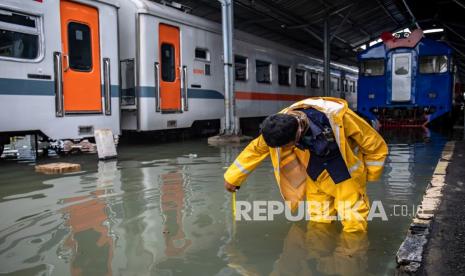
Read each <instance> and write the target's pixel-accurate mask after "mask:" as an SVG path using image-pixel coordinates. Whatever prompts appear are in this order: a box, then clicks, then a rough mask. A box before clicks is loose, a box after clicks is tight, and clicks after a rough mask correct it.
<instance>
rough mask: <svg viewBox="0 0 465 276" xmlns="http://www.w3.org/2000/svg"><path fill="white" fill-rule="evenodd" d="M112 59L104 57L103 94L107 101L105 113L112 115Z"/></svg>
mask: <svg viewBox="0 0 465 276" xmlns="http://www.w3.org/2000/svg"><path fill="white" fill-rule="evenodd" d="M110 76H111V75H110V59H109V58H103V96H104V102H105V115H106V116H110V115H111V77H110Z"/></svg>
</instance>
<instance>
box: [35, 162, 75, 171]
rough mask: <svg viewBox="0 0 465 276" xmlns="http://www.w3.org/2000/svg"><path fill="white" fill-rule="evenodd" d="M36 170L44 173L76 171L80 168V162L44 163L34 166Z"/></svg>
mask: <svg viewBox="0 0 465 276" xmlns="http://www.w3.org/2000/svg"><path fill="white" fill-rule="evenodd" d="M35 169H36V172H41V173H45V174H59V173H67V172H78V171H80V170H81V165H80V164H73V163H63V162H60V163H50V164H44V165H37V166H35Z"/></svg>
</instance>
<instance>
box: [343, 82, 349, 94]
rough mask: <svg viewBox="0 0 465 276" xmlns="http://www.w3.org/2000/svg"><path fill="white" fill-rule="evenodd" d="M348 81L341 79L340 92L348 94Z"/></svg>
mask: <svg viewBox="0 0 465 276" xmlns="http://www.w3.org/2000/svg"><path fill="white" fill-rule="evenodd" d="M349 89H350V88H349V80H347V79H343V80H342V92H350V91H349Z"/></svg>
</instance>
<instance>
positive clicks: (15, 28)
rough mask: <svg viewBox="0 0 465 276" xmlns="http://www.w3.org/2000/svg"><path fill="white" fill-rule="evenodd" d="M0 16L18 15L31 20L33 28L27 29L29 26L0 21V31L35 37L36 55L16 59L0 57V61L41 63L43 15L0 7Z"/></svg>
mask: <svg viewBox="0 0 465 276" xmlns="http://www.w3.org/2000/svg"><path fill="white" fill-rule="evenodd" d="M0 14H3V15H10V14H18V15H20V16H26V17H29V18H30V19H33V20H34V22H35V26H34V27H29V26H24V25H21V24H15V23H8V22H5V21H0V30H4V31H9V32H17V33H22V34H27V35H35V36H37V55H36V57H35V58H18V57H10V56H2V55H0V60H6V61H15V62H22V63H37V62H41V61H42V60H43V59H44V58H45V53H44V52H45V35H44V27H43V15H42V14H38V13H25V12H22V11H18V10H12V9H6V8H2V7H0Z"/></svg>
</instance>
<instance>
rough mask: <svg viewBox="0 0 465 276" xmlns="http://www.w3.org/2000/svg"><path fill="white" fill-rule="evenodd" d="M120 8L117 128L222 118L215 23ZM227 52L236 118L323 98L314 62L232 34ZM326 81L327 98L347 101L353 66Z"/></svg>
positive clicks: (130, 1) (134, 2)
mask: <svg viewBox="0 0 465 276" xmlns="http://www.w3.org/2000/svg"><path fill="white" fill-rule="evenodd" d="M120 4H121V9H120V11H119V12H120V17H119V20H120V48H121V52H120V53H121V80H122V82H121V85H122V92H121V93H122V94H121V95H122V105H121V110H122V113H121V125H122V129H123V130H133V131H152V130H165V129H170V128H188V127H191V126H192V125H193V124H194V123H195V122H196V121H198V122H201V121H210V120H219V119H221V118H222V117H224V75H223V60H222V53H223V47H222V36H221V25H219V24H217V23H215V22H212V21H208V20H204V19H202V18H199V17H196V16H193V15H190V14H187V13H185V12H182V11H179V10H176V9H174V8H172V7H169V6H165V5H160V4H157V3H154V2H151V1H147V0H127V1H121V2H120ZM234 54H235V55H234V70H235V73H234V74H235V101H236V115H237V117H238V118H254V117H264V116H267V115H269V114H272V113H274V112H277V111H279V110H280V109H281V108H283V107H285V106H287V105H289V104H290V103H291V102H293V101H297V100H300V99H303V98H306V97H309V96H317V95H323V89H322V69H323V63H322V60H321V59H318V58H314V57H310V56H308V55H306V54H304V53H301V52H299V51H296V50H293V49H289V48H286V47H284V46H282V45H279V44H276V43H273V42H271V41H268V40H264V39H261V38H259V37H256V36H253V35H250V34H247V33H244V32H240V31H237V30H236V31H235V32H234ZM331 76H332V77H331V79H332V82H334V85H333V86H332V87H333V89H332V92H331V96H335V97H340V96H344V95H347V96H348V97H347V98H348V99H353V98H354V96H353V95H354V94H355V90H353V92H349V83H350V84H351V85H352V86H351V87H354V88H355V86H356V84H355V81H356V79H357V70H356V68H352V67H349V66H344V65H342V64H337V63H333V64H332V70H331ZM344 80H346V81H347V83H348V84H347V91H344V90H343V85H342V83H343V82H344Z"/></svg>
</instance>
